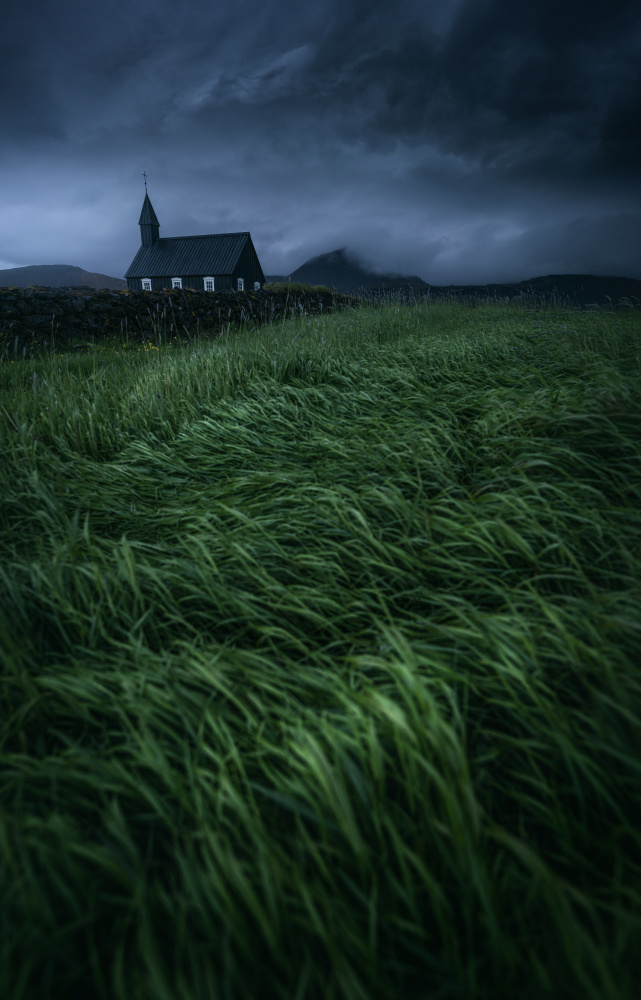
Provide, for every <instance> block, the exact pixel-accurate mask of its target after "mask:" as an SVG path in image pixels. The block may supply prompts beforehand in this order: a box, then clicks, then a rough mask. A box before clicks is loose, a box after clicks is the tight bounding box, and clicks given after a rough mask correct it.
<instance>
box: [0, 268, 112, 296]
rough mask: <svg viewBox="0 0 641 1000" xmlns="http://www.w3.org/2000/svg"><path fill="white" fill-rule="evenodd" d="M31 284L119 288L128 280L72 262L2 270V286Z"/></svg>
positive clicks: (19, 286) (0, 284)
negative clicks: (74, 265) (74, 264)
mask: <svg viewBox="0 0 641 1000" xmlns="http://www.w3.org/2000/svg"><path fill="white" fill-rule="evenodd" d="M29 285H36V286H40V287H49V288H60V287H62V286H67V287H70V286H74V285H89V287H90V288H112V289H116V290H118V289H123V288H126V287H127V282H126V281H125V280H124V278H110V277H109V275H107V274H95V273H94V272H93V271H85V270H83V268H82V267H73V266H72V265H71V264H30V265H29V266H28V267H9V268H6V269H5V270H0V288H6V287H7V286H11V287H13V288H28V287H29Z"/></svg>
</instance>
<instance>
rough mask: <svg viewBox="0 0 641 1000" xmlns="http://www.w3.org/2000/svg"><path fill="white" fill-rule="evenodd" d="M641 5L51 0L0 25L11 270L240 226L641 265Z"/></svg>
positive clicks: (282, 266) (387, 265) (389, 244)
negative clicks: (153, 234) (150, 227)
mask: <svg viewBox="0 0 641 1000" xmlns="http://www.w3.org/2000/svg"><path fill="white" fill-rule="evenodd" d="M639 122H641V14H640V12H639V6H638V3H636V2H632V0H629V2H628V0H619V2H618V3H617V4H616V5H612V4H610V3H609V2H606V0H582V2H580V3H579V2H578V0H555V2H552V0H537V2H534V3H532V4H529V5H515V4H514V3H513V2H512V0H451V2H447V0H397V2H395V3H394V4H393V5H391V4H387V3H385V4H384V3H382V2H379V0H368V2H362V0H355V2H352V3H350V4H345V3H342V2H338V0H318V2H317V3H315V4H313V5H300V4H299V3H298V2H296V3H291V2H279V3H269V2H268V3H265V2H260V3H259V2H258V0H234V3H233V4H232V3H230V2H226V0H222V2H219V3H217V4H211V3H210V2H204V0H186V2H184V3H182V4H175V3H170V2H168V0H153V2H150V0H143V2H138V3H137V4H135V5H131V3H130V2H126V3H125V2H121V0H107V2H105V3H104V4H102V5H89V4H87V3H86V2H84V0H83V2H79V0H61V2H59V3H57V4H55V5H53V4H50V3H45V2H44V0H39V2H36V3H31V4H25V5H15V7H14V9H11V10H8V11H7V12H6V13H5V15H4V19H3V31H2V41H1V42H0V134H1V135H2V142H1V146H0V198H1V200H2V213H1V215H0V218H1V220H2V221H1V223H0V268H2V267H13V266H15V267H17V266H23V265H27V264H53V263H56V264H57V263H62V264H74V265H78V266H80V267H83V268H85V269H87V270H90V271H97V272H101V273H104V274H109V275H112V276H114V277H122V276H123V275H124V272H125V271H126V269H127V267H128V265H129V263H130V262H131V260H132V258H133V256H134V254H135V252H136V250H137V248H138V246H139V242H140V236H139V230H138V226H137V222H138V217H139V214H140V209H141V206H142V201H143V198H144V192H145V189H144V182H143V176H142V173H143V171H146V173H147V183H148V189H149V195H150V197H151V200H152V203H153V206H154V209H155V211H156V214H157V216H158V219H159V221H160V225H161V230H160V235H161V236H187V235H195V234H205V233H220V232H239V231H246V230H249V231H250V232H251V234H252V239H253V242H254V245H255V247H256V250H257V252H258V256H259V258H260V261H261V264H262V267H263V270H264V272H265V273H266V274H288V273H290V272H291V271H293V270H295V269H296V268H297V267H298V266H300V265H301V264H302V263H304V262H305V261H306V260H308V259H309V258H310V257H313V256H315V255H317V254H321V253H326V252H329V251H331V250H334V249H336V248H338V247H343V246H346V247H347V248H348V249H349V250H350V251H351V252H353V253H354V254H355V255H356V256H357V257H358V258H359V259H360V260H361V261H362V262H363V263H364V264H365V265H366V266H368V267H370V268H372V269H375V270H380V271H386V272H395V273H409V274H417V275H419V276H420V277H422V278H423V279H424V280H425V281H428V282H430V283H432V284H447V283H457V284H466V283H482V282H508V281H520V280H524V279H527V278H530V277H534V276H536V275H542V274H568V273H581V274H584V273H591V274H600V275H619V276H623V277H636V278H641V197H640V195H641V138H640V135H639Z"/></svg>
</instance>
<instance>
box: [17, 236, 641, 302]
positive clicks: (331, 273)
mask: <svg viewBox="0 0 641 1000" xmlns="http://www.w3.org/2000/svg"><path fill="white" fill-rule="evenodd" d="M266 280H267V282H268V283H269V282H276V281H285V282H286V281H296V282H301V283H303V284H308V285H326V286H327V287H328V288H329V289H330V290H332V291H336V292H340V293H342V294H352V295H353V294H358V293H360V294H363V293H366V294H367V293H374V292H378V293H385V292H391V293H394V292H400V293H405V294H406V293H410V294H412V295H414V296H416V297H423V296H429V297H431V298H440V297H447V296H449V295H452V294H454V295H457V296H458V295H462V296H469V297H479V298H484V297H486V296H487V297H489V298H492V297H493V296H496V297H497V298H518V297H520V296H522V295H524V294H527V293H528V292H529V293H535V294H538V295H540V296H542V297H543V298H553V297H554V296H557V297H558V298H569V299H574V300H575V301H577V303H580V304H582V305H589V304H590V303H592V302H595V303H597V304H607V301H608V300H612V301H614V300H617V299H621V298H628V299H632V300H634V299H636V304H639V303H641V280H638V279H636V278H624V277H619V276H615V275H592V274H547V275H538V276H537V277H535V278H528V279H526V280H525V281H518V282H503V283H499V282H491V283H488V284H485V285H461V284H451V285H431V284H429V283H428V282H426V281H423V279H422V278H419V277H418V276H417V275H402V274H397V273H394V272H390V273H378V272H375V271H368V270H366V269H365V268H364V267H363V266H362V265H361V264H360V263H359V262H358V260H357V259H356V257H355V256H353V255H352V254H351V253H350V252H348V251H347V248H346V247H341V248H340V249H338V250H332V251H330V252H329V253H325V254H318V255H317V256H316V257H311V258H310V259H309V260H307V261H305V263H304V264H302V265H301V266H300V267H298V268H297V269H296V270H295V271H293V272H292V273H291V274H290V275H275V274H272V275H266ZM29 285H34V286H36V287H50V288H60V287H74V286H78V285H86V286H88V287H89V288H93V289H100V288H108V289H111V290H126V288H127V282H126V281H125V280H124V278H114V277H111V276H110V275H107V274H100V273H99V272H95V271H85V270H84V268H82V267H75V266H73V265H71V264H30V265H27V266H24V267H12V268H5V269H3V270H2V269H0V287H2V288H7V287H14V288H27V287H28V286H29Z"/></svg>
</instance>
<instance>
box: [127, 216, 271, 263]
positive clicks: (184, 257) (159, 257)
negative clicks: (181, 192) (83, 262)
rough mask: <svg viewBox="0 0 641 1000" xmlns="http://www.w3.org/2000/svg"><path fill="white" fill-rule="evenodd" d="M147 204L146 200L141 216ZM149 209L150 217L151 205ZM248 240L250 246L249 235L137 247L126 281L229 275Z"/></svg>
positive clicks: (183, 238) (176, 239)
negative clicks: (161, 277)
mask: <svg viewBox="0 0 641 1000" xmlns="http://www.w3.org/2000/svg"><path fill="white" fill-rule="evenodd" d="M146 202H147V199H145V205H143V213H144V211H145V206H146ZM149 208H150V209H151V212H152V213H153V208H151V202H150V204H149ZM140 218H141V220H142V214H141V216H140ZM154 218H155V215H154ZM248 240H249V241H250V243H251V237H250V235H249V233H218V234H216V235H213V236H165V237H163V238H161V239H158V240H156V242H155V243H152V244H151V246H147V247H145V246H142V247H140V249H139V251H138V253H137V254H136V256H135V257H134V259H133V261H132V262H131V265H130V267H129V270H128V271H127V273H126V274H125V278H154V277H160V276H166V277H173V276H180V275H208V274H211V275H212V276H213V275H223V274H232V272H233V270H234V268H235V266H236V263H237V262H238V258H239V257H240V255H241V253H242V252H243V250H244V249H245V245H246V243H247V241H248ZM252 247H253V244H252ZM254 252H255V251H254Z"/></svg>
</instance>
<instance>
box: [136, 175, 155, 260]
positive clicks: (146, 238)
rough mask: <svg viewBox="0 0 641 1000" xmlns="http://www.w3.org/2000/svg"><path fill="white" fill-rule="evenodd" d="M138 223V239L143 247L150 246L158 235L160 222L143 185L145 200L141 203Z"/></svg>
mask: <svg viewBox="0 0 641 1000" xmlns="http://www.w3.org/2000/svg"><path fill="white" fill-rule="evenodd" d="M138 225H139V226H140V240H141V242H142V245H143V246H144V247H150V246H152V244H153V243H155V242H156V240H157V239H158V237H159V232H158V230H159V229H160V223H159V222H158V219H157V218H156V213H155V212H154V210H153V207H152V204H151V202H150V200H149V195H148V194H147V187H146V185H145V200H144V201H143V203H142V212H141V213H140V218H139V219H138Z"/></svg>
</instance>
